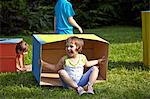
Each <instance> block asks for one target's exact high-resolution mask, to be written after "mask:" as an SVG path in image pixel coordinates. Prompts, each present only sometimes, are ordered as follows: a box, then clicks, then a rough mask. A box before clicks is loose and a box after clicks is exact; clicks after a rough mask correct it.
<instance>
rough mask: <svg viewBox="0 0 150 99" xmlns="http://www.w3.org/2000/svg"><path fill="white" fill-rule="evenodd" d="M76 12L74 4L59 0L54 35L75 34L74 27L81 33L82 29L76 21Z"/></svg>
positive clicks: (56, 6) (56, 7)
mask: <svg viewBox="0 0 150 99" xmlns="http://www.w3.org/2000/svg"><path fill="white" fill-rule="evenodd" d="M74 15H75V12H74V10H73V8H72V4H71V3H70V2H69V1H67V0H58V1H57V3H56V5H55V16H54V33H58V34H73V27H76V28H77V29H78V30H79V32H80V33H83V30H82V28H81V27H80V26H79V25H78V24H77V22H76V21H75V20H74V18H73V16H74Z"/></svg>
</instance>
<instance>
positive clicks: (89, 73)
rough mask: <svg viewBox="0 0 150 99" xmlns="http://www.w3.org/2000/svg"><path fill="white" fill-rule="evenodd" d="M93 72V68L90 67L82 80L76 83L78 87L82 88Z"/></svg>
mask: <svg viewBox="0 0 150 99" xmlns="http://www.w3.org/2000/svg"><path fill="white" fill-rule="evenodd" d="M92 72H93V67H91V68H90V69H89V70H88V71H87V72H86V73H85V74H84V75H83V76H82V78H81V79H80V81H79V83H78V86H82V87H84V86H85V85H87V83H88V81H89V78H90V75H91V73H92Z"/></svg>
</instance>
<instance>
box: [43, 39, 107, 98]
mask: <svg viewBox="0 0 150 99" xmlns="http://www.w3.org/2000/svg"><path fill="white" fill-rule="evenodd" d="M83 45H84V42H83V40H82V39H80V38H78V37H76V36H72V37H69V38H68V39H67V40H66V47H65V50H66V54H67V55H65V56H63V57H62V58H61V59H60V60H59V62H58V63H57V64H56V65H53V64H49V63H47V62H44V61H41V62H42V65H43V67H46V68H47V69H50V70H54V71H58V74H59V76H60V79H61V81H62V85H63V86H64V87H67V88H70V87H71V88H73V89H75V90H76V91H77V92H78V94H79V95H82V94H84V93H90V94H94V91H93V87H92V86H93V84H94V83H95V81H96V79H97V77H98V73H99V69H98V68H99V67H98V66H94V65H97V64H101V63H103V62H104V61H105V59H104V57H103V58H101V59H98V60H91V61H88V60H87V58H86V56H85V55H83V54H80V52H81V51H82V47H83ZM84 66H85V67H90V69H89V70H88V71H87V72H86V73H85V74H83V72H84ZM83 87H84V88H85V89H86V90H85V89H84V88H83Z"/></svg>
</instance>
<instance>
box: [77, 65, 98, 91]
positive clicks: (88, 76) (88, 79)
mask: <svg viewBox="0 0 150 99" xmlns="http://www.w3.org/2000/svg"><path fill="white" fill-rule="evenodd" d="M98 72H99V70H98V68H97V67H96V66H93V67H91V68H90V69H89V70H88V71H87V72H86V73H85V74H84V75H83V76H82V78H81V80H80V82H79V83H78V85H80V86H85V87H86V89H87V93H90V94H94V91H93V87H92V86H93V84H94V83H95V82H96V79H97V77H98Z"/></svg>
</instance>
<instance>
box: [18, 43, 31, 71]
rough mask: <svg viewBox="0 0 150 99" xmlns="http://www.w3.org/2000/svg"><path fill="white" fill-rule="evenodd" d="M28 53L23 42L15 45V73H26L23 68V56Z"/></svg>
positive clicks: (26, 45) (26, 46)
mask: <svg viewBox="0 0 150 99" xmlns="http://www.w3.org/2000/svg"><path fill="white" fill-rule="evenodd" d="M27 52H28V44H27V43H26V42H25V41H21V42H20V43H18V44H17V45H16V54H17V56H16V65H17V71H26V70H27V69H26V67H25V66H24V54H26V53H27Z"/></svg>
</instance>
